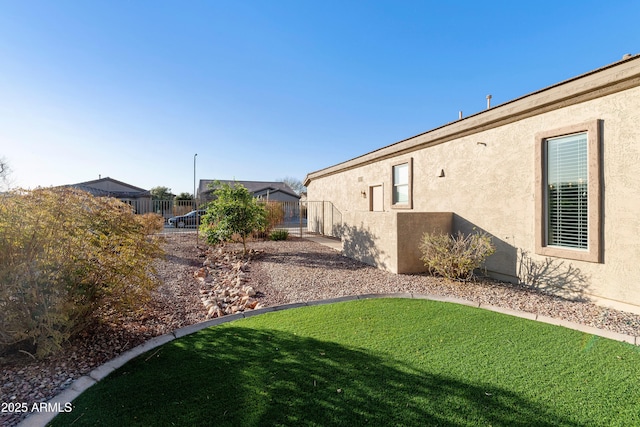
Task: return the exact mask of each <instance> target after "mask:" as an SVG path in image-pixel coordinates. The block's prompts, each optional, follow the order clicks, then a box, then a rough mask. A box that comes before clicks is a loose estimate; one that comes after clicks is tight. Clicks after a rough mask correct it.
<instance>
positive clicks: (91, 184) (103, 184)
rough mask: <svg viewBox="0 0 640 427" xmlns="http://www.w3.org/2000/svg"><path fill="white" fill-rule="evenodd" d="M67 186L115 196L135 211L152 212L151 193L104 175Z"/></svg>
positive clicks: (95, 193)
mask: <svg viewBox="0 0 640 427" xmlns="http://www.w3.org/2000/svg"><path fill="white" fill-rule="evenodd" d="M67 187H72V188H77V189H79V190H83V191H86V192H88V193H91V194H93V195H94V196H99V197H115V198H116V199H120V200H121V201H122V202H124V203H127V204H129V205H131V206H133V207H134V209H135V210H136V213H147V212H153V209H152V204H151V193H149V191H148V190H145V189H143V188H140V187H136V186H133V185H131V184H127V183H124V182H122V181H118V180H116V179H113V178H110V177H106V178H100V179H96V180H93V181H86V182H80V183H78V184H70V185H67Z"/></svg>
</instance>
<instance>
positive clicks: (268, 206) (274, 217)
mask: <svg viewBox="0 0 640 427" xmlns="http://www.w3.org/2000/svg"><path fill="white" fill-rule="evenodd" d="M263 206H264V209H265V211H266V212H267V227H266V230H267V231H270V230H272V229H273V227H275V226H277V225H278V224H282V222H283V221H284V206H283V205H282V203H279V202H265V203H263Z"/></svg>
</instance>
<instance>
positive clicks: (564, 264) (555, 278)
mask: <svg viewBox="0 0 640 427" xmlns="http://www.w3.org/2000/svg"><path fill="white" fill-rule="evenodd" d="M453 230H454V232H457V231H458V230H460V231H462V232H463V233H465V234H469V233H474V232H479V233H486V234H487V235H488V236H490V237H491V241H492V242H493V244H494V245H495V247H496V252H495V253H494V254H493V255H491V256H490V257H489V258H487V261H486V263H485V267H486V269H487V271H488V273H489V274H490V275H491V276H494V277H496V278H499V279H506V280H508V281H510V282H515V283H518V284H519V285H522V286H524V287H528V288H532V289H536V290H538V291H542V292H544V293H546V294H550V295H555V296H558V297H560V298H564V299H567V300H572V301H586V300H588V298H586V296H585V295H584V293H585V292H587V290H588V288H589V278H588V277H587V276H585V275H584V274H583V273H582V271H580V269H579V268H577V267H575V266H574V265H573V264H572V263H571V262H569V261H567V260H562V259H555V258H549V257H545V258H540V257H534V256H531V255H530V254H529V252H528V251H525V250H524V249H522V248H518V247H516V246H515V245H514V244H512V243H509V242H507V241H506V240H512V241H513V240H514V239H513V238H509V237H505V240H503V239H501V238H499V237H497V236H495V235H493V234H491V233H489V232H487V231H486V230H484V229H482V228H481V227H479V226H477V225H476V224H473V223H472V222H470V221H468V220H466V219H464V218H462V217H461V216H459V215H456V214H454V215H453Z"/></svg>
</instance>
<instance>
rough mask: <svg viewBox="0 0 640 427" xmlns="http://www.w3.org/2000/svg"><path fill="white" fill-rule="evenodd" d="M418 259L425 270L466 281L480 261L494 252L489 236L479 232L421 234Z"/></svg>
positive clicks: (478, 266)
mask: <svg viewBox="0 0 640 427" xmlns="http://www.w3.org/2000/svg"><path fill="white" fill-rule="evenodd" d="M420 252H421V253H422V257H421V258H420V259H421V260H422V261H423V262H424V265H425V266H426V267H427V268H428V270H429V273H431V274H436V275H439V276H442V277H446V278H448V279H455V280H468V279H471V278H473V270H475V269H476V268H480V267H481V266H482V264H483V263H484V260H485V259H486V258H487V257H489V256H490V255H492V254H493V253H494V252H495V246H494V245H493V243H491V238H490V237H489V236H488V235H486V234H484V233H482V234H480V233H473V234H468V235H466V236H465V235H464V234H463V233H462V232H460V231H459V232H458V234H457V235H455V236H452V235H448V234H439V233H424V234H423V235H422V240H421V243H420Z"/></svg>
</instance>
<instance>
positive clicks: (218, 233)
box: [200, 183, 267, 254]
mask: <svg viewBox="0 0 640 427" xmlns="http://www.w3.org/2000/svg"><path fill="white" fill-rule="evenodd" d="M216 184H217V185H216V190H215V191H214V195H215V197H216V199H215V200H213V201H212V202H209V204H208V205H207V213H206V214H205V215H204V216H203V217H202V225H201V226H200V229H201V231H202V232H203V233H204V234H205V236H206V239H207V242H208V243H209V244H212V245H215V244H218V243H221V242H227V241H229V240H231V238H232V237H233V235H234V234H238V235H239V236H240V237H241V238H242V248H243V254H246V253H247V243H246V241H247V236H249V235H250V234H251V233H253V232H254V231H262V230H264V228H265V227H266V225H267V219H266V217H267V215H266V212H265V209H264V207H263V206H262V205H260V204H259V203H258V202H257V201H256V199H255V198H254V197H253V195H251V193H250V192H249V190H247V189H246V188H245V187H244V186H242V185H240V184H237V183H236V184H235V185H234V186H230V185H229V184H222V185H219V183H216Z"/></svg>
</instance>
